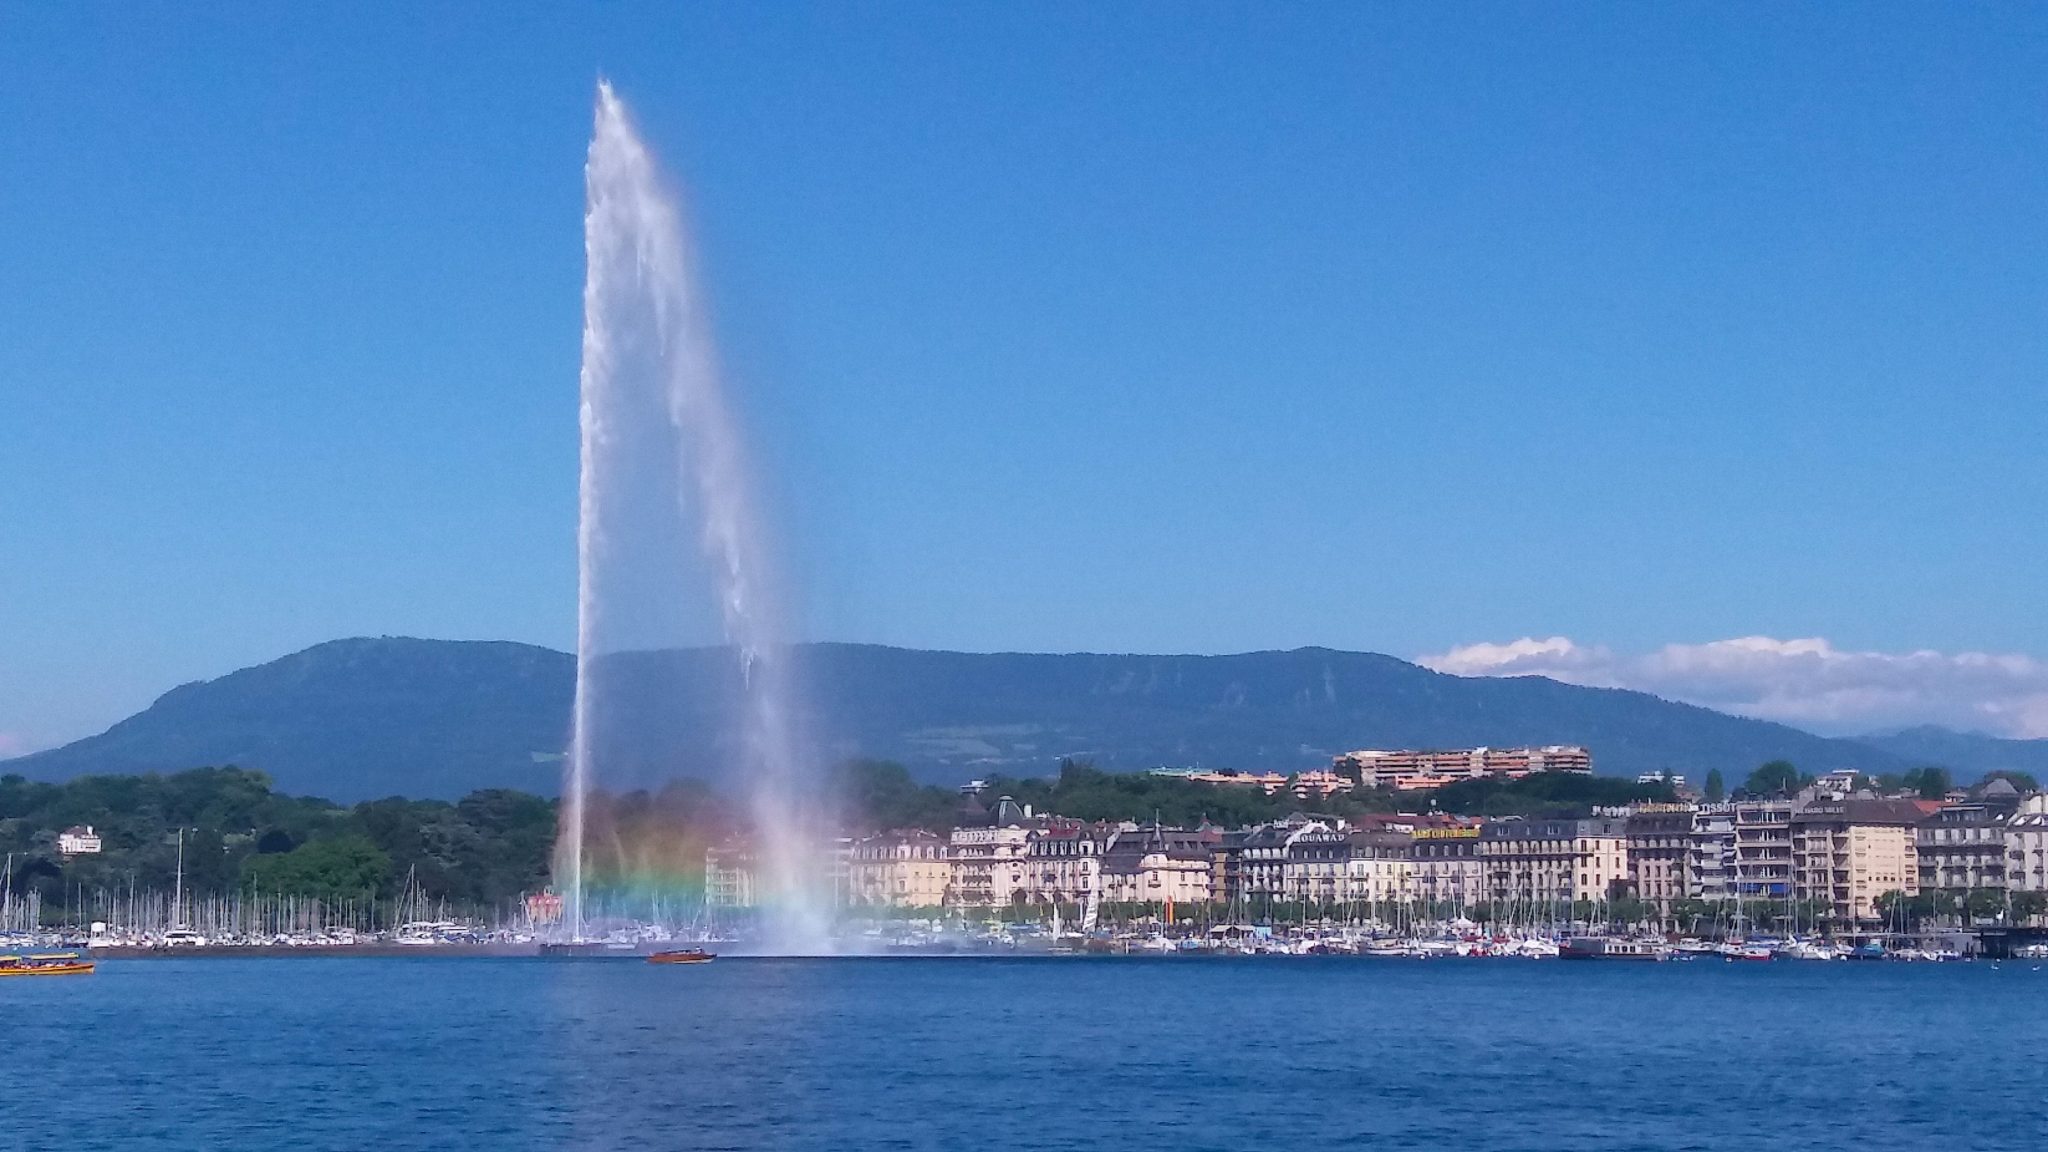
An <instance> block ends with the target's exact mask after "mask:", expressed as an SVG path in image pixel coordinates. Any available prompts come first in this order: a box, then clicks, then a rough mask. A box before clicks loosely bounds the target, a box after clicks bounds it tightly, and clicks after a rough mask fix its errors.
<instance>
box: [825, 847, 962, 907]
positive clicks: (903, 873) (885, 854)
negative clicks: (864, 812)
mask: <svg viewBox="0 0 2048 1152" xmlns="http://www.w3.org/2000/svg"><path fill="white" fill-rule="evenodd" d="M946 849H947V843H946V840H945V839H944V838H942V837H939V836H936V835H934V834H932V833H930V832H925V831H922V830H918V831H910V832H890V833H885V834H883V835H880V836H869V837H866V838H864V839H861V840H857V841H855V842H854V844H853V847H852V850H851V853H850V856H851V859H850V860H849V861H848V867H847V896H848V899H849V901H850V902H851V903H853V904H855V905H857V906H859V905H865V906H868V907H885V908H937V907H939V906H940V905H942V904H944V903H945V902H946V890H947V888H948V887H950V886H951V883H952V878H953V865H952V863H951V862H950V861H949V860H948V859H947V852H946Z"/></svg>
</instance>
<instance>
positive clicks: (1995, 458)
mask: <svg viewBox="0 0 2048 1152" xmlns="http://www.w3.org/2000/svg"><path fill="white" fill-rule="evenodd" d="M515 8H516V6H515ZM600 73H602V74H604V75H608V76H610V77H611V78H612V79H613V80H614V81H615V82H616V84H617V86H618V88H619V90H620V92H621V94H622V95H624V96H625V97H626V98H627V99H628V100H629V101H630V102H631V103H632V104H633V106H634V108H635V110H636V113H637V115H638V117H639V120H640V121H641V124H642V127H643V129H644V130H645V131H646V133H647V134H648V135H649V136H650V137H651V138H652V140H653V141H654V143H655V145H656V146H657V148H658V149H659V150H660V151H661V152H662V153H663V155H664V157H665V158H666V160H667V162H668V164H669V165H670V167H671V168H672V169H673V170H674V171H675V172H676V173H677V174H678V175H679V176H680V177H681V179H682V180H683V182H684V183H685V184H686V186H687V188H688V190H689V194H690V197H691V200H692V216H693V219H694V220H695V223H696V225H697V227H698V229H699V231H700V233H701V242H702V245H703V248H704V251H705V264H706V268H705V271H706V275H707V277H708V279H709V281H710V284H711V290H712V292H713V293H714V295H715V298H716V306H717V309H718V312H719V321H718V322H719V331H720V337H721V340H722V342H723V345H724V348H723V355H724V358H725V360H726V362H727V364H728V365H729V367H730V372H731V376H732V379H733V385H734V388H735V390H736V392H737V393H738V394H739V395H740V397H741V399H742V404H743V406H744V408H745V410H746V415H747V418H748V421H749V423H750V425H751V428H752V430H753V432H754V434H755V435H756V437H757V439H758V441H759V455H760V457H761V458H762V460H763V461H765V462H766V464H767V465H768V468H767V471H768V472H769V473H770V476H771V480H772V484H771V493H770V496H771V504H772V505H773V507H774V508H775V510H776V514H777V518H778V520H779V522H780V524H781V528H782V533H781V535H782V538H783V540H784V544H785V550H786V551H787V552H788V554H789V560H790V564H791V566H792V568H793V570H794V572H795V578H794V580H793V583H794V584H795V586H796V587H797V588H798V589H799V590H800V592H801V596H800V598H799V599H800V604H801V613H802V624H801V631H802V632H803V634H805V635H807V636H812V637H819V638H835V639H857V640H872V641H881V642H888V643H898V644H910V645H921V646H946V647H960V648H969V649H996V648H1020V649H1034V650H1043V649H1053V650H1067V649H1098V650H1100V649H1111V650H1174V651H1198V652H1209V651H1232V650H1243V649H1252V648H1265V647H1286V646H1295V645H1301V644H1326V645H1331V646H1336V647H1345V648H1361V649H1372V650H1379V651H1388V652H1394V653H1397V654H1401V655H1406V656H1419V655H1431V656H1432V657H1434V658H1439V659H1442V660H1447V661H1449V662H1450V663H1452V664H1455V665H1456V666H1457V667H1459V668H1460V669H1461V670H1466V671H1487V670H1489V669H1490V668H1493V667H1495V666H1496V665H1499V666H1506V664H1511V663H1512V662H1513V661H1515V660H1526V659H1528V658H1530V657H1531V653H1532V652H1534V653H1535V656H1536V657H1538V658H1541V659H1548V657H1550V656H1554V655H1555V654H1556V653H1558V652H1560V651H1563V649H1560V648H1558V647H1557V646H1556V645H1550V646H1549V647H1547V648H1545V647H1543V646H1542V644H1539V645H1538V649H1540V651H1539V650H1536V649H1524V650H1518V651H1517V652H1515V653H1510V654H1507V655H1505V656H1503V657H1502V659H1501V660H1499V661H1494V663H1491V664H1490V663H1488V660H1489V659H1490V656H1489V653H1491V651H1492V650H1491V649H1488V650H1478V649H1471V648H1469V647H1467V646H1469V645H1473V644H1476V643H1480V642H1497V643H1499V644H1503V645H1504V644H1506V643H1507V642H1508V641H1512V640H1515V639H1517V638H1523V637H1529V638H1537V639H1538V640H1541V641H1542V642H1543V644H1549V641H1550V638H1560V639H1562V638H1566V637H1568V638H1570V639H1569V645H1570V649H1571V651H1573V652H1575V653H1578V654H1580V655H1581V656H1583V654H1584V653H1585V652H1588V651H1593V652H1604V653H1607V654H1608V656H1609V657H1612V658H1611V659H1607V660H1606V662H1605V663H1603V664H1601V668H1602V671H1600V672H1599V673H1598V674H1597V675H1595V674H1593V673H1586V674H1585V677H1586V678H1587V679H1589V680H1598V681H1600V682H1609V681H1612V682H1626V683H1651V682H1650V681H1648V680H1645V679H1644V675H1645V674H1643V673H1641V672H1640V667H1639V665H1637V664H1633V663H1630V661H1631V660H1633V659H1634V655H1635V654H1649V653H1657V652H1661V651H1665V650H1666V646H1670V645H1677V646H1680V647H1679V648H1678V649H1675V650H1676V651H1680V652H1691V651H1694V650H1695V648H1694V647H1693V646H1705V645H1711V644H1712V643H1714V642H1718V641H1722V640H1727V639H1732V638H1742V637H1777V638H1783V639H1785V640H1788V641H1789V640H1791V639H1793V638H1825V640H1826V641H1827V642H1828V643H1829V645H1830V649H1829V650H1830V651H1833V652H1838V653H1846V654H1851V655H1854V656H1857V657H1859V658H1860V657H1870V658H1879V657H1882V658H1884V659H1893V658H1894V657H1897V658H1904V655H1905V654H1907V653H1912V652H1915V651H1919V650H1926V651H1927V652H1928V653H1932V654H1936V655H1938V656H1940V658H1941V660H1942V661H1944V662H1946V663H1942V664H1940V665H1939V668H1945V669H1948V671H1947V672H1942V671H1937V672H1936V673H1934V674H1933V675H1934V676H1935V677H1936V678H1937V679H1941V686H1938V687H1936V688H1928V689H1927V691H1928V692H1932V693H1934V694H1935V695H1941V694H1942V693H1947V694H1948V695H1947V696H1943V697H1942V704H1941V707H1940V708H1933V707H1932V706H1931V705H1930V706H1926V707H1923V706H1922V705H1923V704H1925V703H1926V702H1925V701H1922V702H1921V704H1911V703H1907V704H1895V705H1888V706H1887V707H1888V708H1890V712H1886V711H1884V710H1883V709H1880V710H1879V711H1878V712H1875V713H1872V712H1870V709H1867V708H1866V709H1864V710H1863V711H1858V712H1855V713H1854V715H1846V714H1845V715H1841V716H1836V717H1834V718H1833V719H1832V720H1831V719H1830V718H1828V717H1825V716H1819V717H1816V716H1809V715H1807V714H1805V713H1803V712H1800V711H1799V710H1798V709H1797V708H1793V709H1790V710H1786V709H1780V710H1779V711H1778V712H1777V713H1772V711H1771V708H1770V707H1769V706H1767V705H1764V704H1760V703H1759V701H1761V700H1762V699H1763V696H1764V695H1765V694H1766V693H1768V692H1769V691H1774V690H1776V689H1774V688H1773V687H1772V685H1771V684H1770V683H1767V682H1765V681H1757V682H1755V683H1750V684H1748V685H1747V686H1746V687H1744V688H1742V689H1741V691H1740V692H1738V693H1737V694H1736V695H1737V696H1741V693H1743V692H1747V693H1749V696H1750V697H1755V699H1749V697H1743V698H1735V697H1730V698H1728V699H1725V700H1724V699H1721V698H1718V697H1715V698H1713V702H1715V703H1720V704H1726V705H1728V706H1731V707H1744V706H1745V701H1746V700H1747V701H1748V705H1747V707H1746V710H1749V711H1755V712H1759V713H1762V714H1779V715H1783V716H1785V717H1786V718H1789V719H1795V720H1801V721H1802V722H1809V721H1810V722H1812V723H1815V724H1817V725H1820V726H1826V725H1827V724H1828V723H1837V725H1838V726H1843V725H1846V726H1849V727H1854V726H1855V725H1857V724H1861V723H1865V722H1866V721H1869V720H1872V719H1876V720H1883V719H1885V718H1886V717H1887V716H1889V715H1891V714H1892V713H1896V714H1897V718H1898V719H1900V720H1902V721H1911V720H1914V719H1920V718H1937V719H1944V720H1958V718H1960V719H1962V720H1967V719H1968V717H1969V716H1970V715H1975V714H1976V713H1975V712H1971V711H1970V710H1971V709H1972V708H1975V709H1976V711H1977V712H1982V711H1983V706H1984V705H1985V699H1984V698H1982V697H1985V694H1987V693H1988V694H1989V695H1990V696H1998V695H1999V693H2001V692H2003V693H2006V694H2007V695H2008V696H2010V697H2011V698H2010V699H2003V698H2002V697H2001V700H2002V702H1999V703H1998V704H1997V706H1998V707H1999V708H2005V709H2007V712H2006V713H2001V714H2002V715H2008V716H2010V715H2021V714H2024V715H2028V716H2031V715H2034V714H2035V713H2032V712H2028V711H2027V709H2030V708H2035V707H2037V706H2038V708H2039V712H2038V715H2039V718H2040V719H2039V724H2038V725H2036V724H2035V722H2034V721H2032V720H2026V719H2022V720H2018V721H2014V722H2012V723H1994V722H1990V721H1987V723H1986V726H1987V727H1990V728H1993V729H1997V730H2005V731H2009V732H2012V733H2014V734H2048V673H2043V672H2042V670H2041V667H2040V664H2039V661H2038V660H2035V659H2034V656H2035V655H2039V654H2048V616H2044V614H2043V613H2042V612H2041V605H2042V603H2043V602H2044V596H2043V593H2044V587H2043V584H2044V580H2043V576H2042V575H2041V567H2040V561H2039V554H2040V551H2041V547H2040V542H2041V540H2042V535H2043V533H2042V531H2041V527H2042V519H2043V514H2042V510H2043V508H2044V507H2048V470H2044V467H2043V463H2044V461H2043V454H2042V446H2043V445H2044V444H2048V389H2044V376H2048V371H2044V370H2048V260H2044V259H2042V253H2043V252H2044V251H2048V210H2044V209H2048V14H2044V13H2043V12H2042V11H2041V10H2039V9H2032V10H2029V9H2027V8H2024V7H2021V6H2017V5H2013V6H1979V7H1973V8H1954V7H1947V8H1940V9H1937V8H1932V7H1927V6H1918V7H1913V6H1907V7H1898V8H1889V9H1887V8H1868V9H1862V10H1859V12H1858V14H1857V16H1856V17H1855V18H1854V19H1845V18H1843V16H1842V14H1841V13H1840V12H1839V10H1831V9H1829V8H1827V7H1823V6H1813V7H1798V6H1785V5H1764V6H1755V7H1742V6H1727V5H1702V6H1682V5H1671V6H1654V7H1653V6H1644V5H1625V6H1616V7H1599V6H1574V7H1572V8H1571V9H1569V10H1563V9H1560V8H1557V7H1556V6H1534V7H1528V8H1516V7H1511V6H1505V5H1483V6H1456V5H1420V4H1415V5H1380V6H1370V7H1368V6H1354V5H1328V6H1308V5H1243V6H1237V5H1221V4H1197V5H1184V4H1172V5H1168V4H1133V5H1117V6H1113V10H1112V9H1111V8H1107V7H1105V6H1095V5H1082V4H1072V5H1059V4H1045V5H1028V6H1027V5H1017V6H1009V7H997V6H920V5H914V4H907V3H890V4H881V5H873V6H833V7H817V8H808V7H801V6H796V5H759V4H746V5H732V6H673V5H647V6H636V5H596V6H577V7H575V8H574V10H573V11H572V10H568V9H556V10H549V9H543V8H540V7H538V6H535V7H533V8H531V9H528V10H526V11H524V12H518V11H507V10H504V9H503V8H502V6H484V5H478V6H473V7H467V8H465V7H459V6H452V5H451V6H419V7H418V8H415V7H412V6H393V7H377V6H371V5H341V6H334V7H328V8H324V9H322V8H314V7H310V6H298V5H294V6H289V7H288V8H287V7H276V6H269V7H257V6H250V7H243V8H237V7H234V6H220V7H210V8H209V9H208V10H207V11H205V12H187V11H180V10H178V9H177V8H175V7H174V6H170V5H163V6H151V7H135V6H112V5H107V6H100V7H92V6H74V7H66V8H60V7H58V6H47V5H45V6H27V5H7V6H5V7H0V141H4V142H5V146H4V148H0V751H4V750H5V748H6V747H13V748H15V749H20V748H26V747H31V746H35V745H38V744H46V743H50V742H53V741H56V740H61V739H65V738H69V737H73V736H77V735H80V734H82V733H84V732H87V731H92V730H96V729H97V728H99V727H103V726H104V725H105V724H107V723H109V722H111V721H113V720H114V719H117V718H119V717H120V716H121V715H124V714H125V713H127V712H129V711H132V710H133V709H135V708H138V707H140V706H142V705H144V704H146V703H147V702H148V701H149V700H150V699H151V698H153V697H154V696H155V695H156V694H158V693H159V692H161V691H163V690H164V689H166V688H168V687H170V686H171V685H173V684H175V683H178V682H181V681H184V680H190V679H195V678H200V677H208V676H213V675H218V674H221V673H223V672H226V671H228V670H231V669H232V668H235V667H238V666H241V665H244V664H248V663H253V662H257V661H260V660H264V659H268V658H271V657H274V656H277V655H280V654H283V653H284V652H287V651H291V650H294V649H296V648H299V647H302V646H304V645H307V644H310V643H314V642H317V641H319V640H322V639H327V638H331V637H335V636H340V635H355V634H382V633H404V634H416V635H429V636H444V637H491V638H511V639H519V640H528V641H534V642H539V643H546V644H552V645H555V646H558V647H566V646H568V645H569V644H570V642H571V640H572V636H573V626H574V612H573V592H574V581H575V573H574V555H573V542H574V499H575V497H574V489H575V467H576V431H575V380H576V356H577V349H578V333H579V327H580V317H579V311H578V310H579V306H580V294H581V277H582V248H581V244H582V237H581V229H580V215H581V203H580V200H581V193H582V184H581V179H582V172H581V165H582V155H583V149H584V147H585V144H586V140H587V135H588V131H589V123H590V102H591V95H592V87H593V83H594V81H595V79H596V78H597V76H598V75H599V74H600ZM1701 650H1710V649H1701ZM1747 651H1748V652H1749V654H1751V655H1754V653H1755V651H1757V649H1755V648H1754V647H1752V648H1751V649H1749V650H1747ZM1973 652H1978V653H1989V654H1993V655H1995V656H1997V657H1998V658H2000V659H2005V660H2014V659H2017V660H2021V661H2022V662H2023V663H2022V664H2021V665H2014V667H2019V668H2020V669H2021V670H2020V671H2019V672H2018V673H2016V674H2015V675H2016V678H2015V679H2014V684H2016V685H2017V687H2013V686H2011V685H2008V686H2007V687H2004V688H1986V687H1983V686H1982V685H1981V684H1979V683H1978V681H1975V680H1968V679H1967V678H1964V679H1963V680H1958V679H1956V677H1955V676H1954V675H1952V673H1953V672H1954V671H1955V668H1956V667H1959V665H1957V664H1956V661H1957V660H1960V659H1962V655H1963V654H1968V653H1973ZM1475 653H1476V655H1475ZM1617 653H1618V654H1621V655H1620V656H1616V655H1615V654H1617ZM1794 655H1796V656H1799V657H1802V658H1804V657H1810V656H1812V655H1813V651H1812V650H1811V649H1810V648H1809V649H1802V650H1800V651H1799V652H1797V653H1794ZM1575 658H1577V657H1575ZM1555 663H1556V662H1555V661H1552V662H1551V663H1549V664H1545V665H1544V670H1552V671H1559V670H1560V669H1559V667H1554V666H1553V665H1554V664H1555ZM1833 667H1834V668H1835V670H1836V671H1840V666H1833ZM1886 667H1887V668H1893V670H1896V668H1894V666H1892V665H1887V666H1886ZM1617 669H1619V670H1617ZM1628 669H1636V671H1628ZM1560 674H1564V673H1563V672H1560ZM1942 677H1947V678H1946V679H1942ZM1852 679H1853V677H1852ZM1965 681H1967V683H1965ZM1658 683H1663V682H1657V683H1652V684H1651V686H1657V684H1658ZM1858 683H1859V684H1860V681H1859V682H1858ZM1915 683H1917V682H1915ZM2001 683H2003V682H2001ZM1959 685H1962V686H1959ZM1969 685H1976V686H1969ZM1801 690H1802V691H1803V690H1804V689H1801ZM1670 691H1672V692H1673V693H1674V694H1683V693H1684V692H1686V691H1688V690H1687V689H1684V688H1682V687H1674V688H1671V689H1670ZM1972 694H1975V695H1972ZM1694 695H1699V693H1697V692H1695V693H1694ZM1908 695H1909V697H1910V695H1911V694H1910V693H1909V694H1908ZM1957 708H1960V709H1962V710H1963V711H1962V712H1960V713H1958V712H1956V711H1955V709H1957ZM1916 709H1918V710H1917V711H1916ZM1943 709H1947V710H1946V711H1944V710H1943ZM2014 709H2017V710H2018V711H2017V712H2014V711H2012V710H2014ZM1852 711H1853V710H1852ZM2037 727H2038V729H2039V731H2038V732H2037V731H2036V729H2037Z"/></svg>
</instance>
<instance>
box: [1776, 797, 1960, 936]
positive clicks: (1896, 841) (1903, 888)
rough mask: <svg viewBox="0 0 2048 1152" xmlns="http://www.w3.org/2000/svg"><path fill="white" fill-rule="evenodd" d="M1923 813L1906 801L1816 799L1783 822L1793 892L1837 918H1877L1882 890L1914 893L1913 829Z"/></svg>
mask: <svg viewBox="0 0 2048 1152" xmlns="http://www.w3.org/2000/svg"><path fill="white" fill-rule="evenodd" d="M1925 816H1926V812H1925V811H1924V810H1923V809H1922V808H1921V807H1920V806H1919V805H1918V804H1916V803H1914V802H1913V801H1911V800H1877V799H1864V798H1860V797H1850V798H1847V799H1842V800H1817V801H1815V802H1813V803H1810V804H1806V805H1804V806H1801V807H1800V808H1798V809H1797V810H1796V811H1794V812H1793V813H1792V814H1791V816H1790V817H1789V820H1788V825H1787V826H1788V828H1789V830H1790V833H1791V843H1792V854H1793V856H1792V858H1793V873H1794V876H1795V886H1796V888H1795V892H1796V896H1797V897H1798V898H1799V899H1801V900H1808V901H1814V902H1817V903H1825V904H1826V905H1827V906H1828V908H1829V909H1830V914H1831V915H1832V916H1833V917H1834V918H1835V919H1836V920H1839V921H1845V922H1846V921H1873V920H1877V919H1879V912H1878V910H1877V899H1878V897H1880V896H1882V895H1884V894H1885V893H1887V892H1902V893H1904V894H1905V895H1908V896H1912V895H1915V894H1917V893H1918V892H1919V891H1920V863H1919V852H1918V848H1917V836H1916V831H1917V827H1918V825H1919V823H1920V821H1921V820H1922V819H1923V818H1924V817H1925Z"/></svg>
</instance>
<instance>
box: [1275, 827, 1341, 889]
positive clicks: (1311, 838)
mask: <svg viewBox="0 0 2048 1152" xmlns="http://www.w3.org/2000/svg"><path fill="white" fill-rule="evenodd" d="M1350 860H1351V838H1350V836H1348V835H1346V834H1345V833H1344V832H1342V831H1340V830H1339V829H1336V828H1332V827H1330V826H1328V825H1326V824H1315V825H1311V826H1306V827H1303V828H1302V829H1300V830H1299V831H1297V832H1295V833H1294V834H1293V835H1292V836H1291V837H1289V838H1288V841H1287V861H1286V864H1285V865H1284V866H1283V871H1282V889H1283V891H1285V893H1286V897H1285V898H1286V899H1288V900H1293V901H1297V902H1299V901H1306V902H1310V903H1316V904H1326V903H1329V902H1331V901H1334V900H1341V899H1343V898H1344V891H1345V888H1344V885H1345V878H1346V875H1347V873H1348V871H1349V867H1350Z"/></svg>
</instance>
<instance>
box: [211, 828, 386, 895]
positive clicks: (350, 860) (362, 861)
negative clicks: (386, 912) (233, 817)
mask: <svg viewBox="0 0 2048 1152" xmlns="http://www.w3.org/2000/svg"><path fill="white" fill-rule="evenodd" d="M391 880H392V877H391V857H389V856H387V855H385V854H384V851H383V850H382V849H380V848H378V847H377V846H376V845H375V844H373V843H371V842H370V841H369V840H368V839H367V838H365V837H362V836H332V837H328V838H327V839H324V840H315V841H312V842H311V843H308V844H301V845H299V846H298V847H297V848H294V849H292V850H291V851H289V852H284V853H280V854H277V855H273V856H255V857H251V858H250V860H249V862H248V863H247V864H246V865H245V866H244V874H243V881H244V883H246V884H248V885H249V886H250V887H252V888H254V889H256V890H257V891H258V892H264V893H271V892H275V893H281V894H283V895H287V896H312V897H317V898H319V899H322V900H343V899H349V898H353V897H360V896H364V895H366V894H373V893H381V892H387V891H388V890H389V889H390V887H391Z"/></svg>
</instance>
